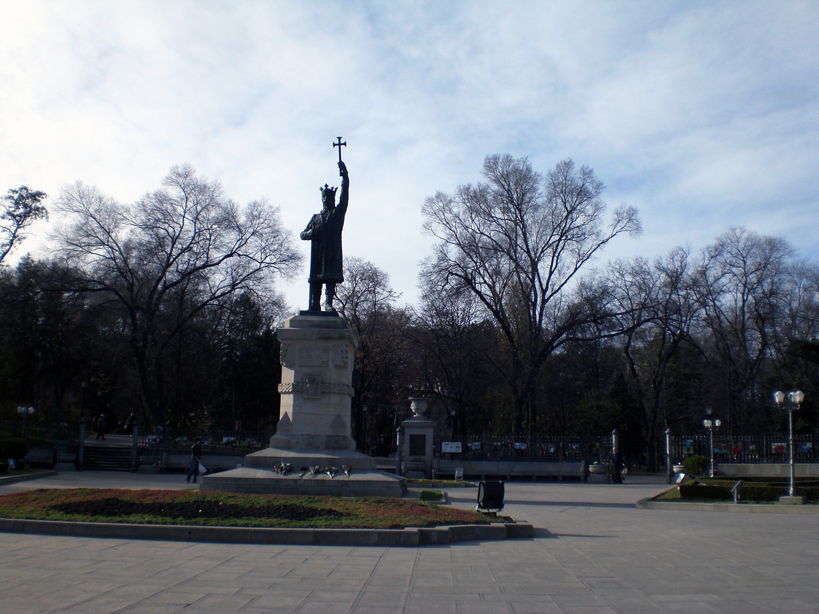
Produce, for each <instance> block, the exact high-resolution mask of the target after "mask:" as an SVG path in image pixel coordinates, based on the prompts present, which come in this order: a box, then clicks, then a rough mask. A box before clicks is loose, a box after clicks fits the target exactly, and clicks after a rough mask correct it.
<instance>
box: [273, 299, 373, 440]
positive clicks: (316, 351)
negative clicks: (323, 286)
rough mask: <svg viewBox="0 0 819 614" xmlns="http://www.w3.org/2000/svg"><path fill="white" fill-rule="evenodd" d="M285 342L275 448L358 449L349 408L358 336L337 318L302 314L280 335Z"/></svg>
mask: <svg viewBox="0 0 819 614" xmlns="http://www.w3.org/2000/svg"><path fill="white" fill-rule="evenodd" d="M276 334H277V336H278V337H279V340H280V341H281V363H282V379H281V383H280V384H279V394H280V395H281V412H280V414H279V423H278V426H277V428H276V434H275V435H273V437H271V438H270V447H271V448H278V449H281V450H355V441H354V440H353V437H352V432H351V420H350V418H351V414H350V406H351V401H352V396H353V387H352V379H353V359H354V356H355V347H356V343H357V340H356V337H355V333H354V332H353V330H352V329H351V328H350V326H349V325H348V324H347V321H346V320H345V319H344V318H340V317H338V316H337V315H335V314H310V313H309V312H301V314H299V315H297V316H294V317H292V318H289V319H288V320H287V321H286V322H285V323H284V326H283V327H282V328H279V329H278V330H277V331H276Z"/></svg>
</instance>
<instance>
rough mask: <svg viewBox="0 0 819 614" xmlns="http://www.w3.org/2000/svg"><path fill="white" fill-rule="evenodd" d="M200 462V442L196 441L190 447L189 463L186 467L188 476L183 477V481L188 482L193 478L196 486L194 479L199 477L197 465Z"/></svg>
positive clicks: (199, 440)
mask: <svg viewBox="0 0 819 614" xmlns="http://www.w3.org/2000/svg"><path fill="white" fill-rule="evenodd" d="M201 462H202V440H201V439H196V440H195V441H194V442H193V445H191V461H190V466H189V467H188V474H187V476H185V481H186V482H190V481H191V478H193V483H194V484H196V478H197V477H199V463H201Z"/></svg>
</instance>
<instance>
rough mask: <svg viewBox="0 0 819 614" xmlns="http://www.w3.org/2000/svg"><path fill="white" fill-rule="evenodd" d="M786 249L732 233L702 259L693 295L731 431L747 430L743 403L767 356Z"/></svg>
mask: <svg viewBox="0 0 819 614" xmlns="http://www.w3.org/2000/svg"><path fill="white" fill-rule="evenodd" d="M791 251H792V250H791V248H790V247H789V246H788V244H787V243H786V242H785V241H784V240H783V239H781V238H778V237H767V236H762V235H758V234H756V233H753V232H750V231H748V230H745V229H744V228H734V229H732V230H730V231H728V232H727V233H725V234H723V235H721V236H720V237H718V238H717V240H716V241H715V242H714V243H713V244H712V245H710V246H709V247H707V248H706V249H705V250H704V253H703V259H702V264H701V265H700V267H699V271H698V275H697V282H698V283H697V293H698V297H699V300H700V302H701V305H702V309H703V325H704V327H705V331H706V333H707V338H706V339H705V341H704V344H705V347H704V355H705V356H706V357H708V358H709V360H710V361H711V362H712V363H716V364H715V368H714V371H715V372H717V373H720V374H721V377H722V382H721V385H720V388H721V390H720V393H721V394H720V399H719V400H720V401H721V404H722V405H723V411H724V412H725V413H724V418H725V419H726V420H727V426H728V428H729V429H731V431H734V430H735V428H736V427H739V429H740V430H742V428H743V427H748V426H750V425H749V424H748V420H747V418H748V417H749V416H748V415H746V414H747V411H746V410H747V409H748V401H749V400H750V399H751V398H756V397H757V396H758V394H756V392H757V391H756V390H755V388H756V386H757V384H758V381H757V376H758V375H759V373H760V371H761V369H762V367H763V366H764V363H765V361H766V359H767V358H768V357H769V356H770V352H771V348H772V342H773V340H774V339H775V335H776V333H775V328H776V325H777V321H778V320H780V319H781V318H780V312H781V311H782V310H781V306H782V302H783V298H784V293H785V291H786V289H787V284H786V283H785V281H786V279H785V275H784V273H785V272H786V271H787V266H788V261H789V258H790V256H791Z"/></svg>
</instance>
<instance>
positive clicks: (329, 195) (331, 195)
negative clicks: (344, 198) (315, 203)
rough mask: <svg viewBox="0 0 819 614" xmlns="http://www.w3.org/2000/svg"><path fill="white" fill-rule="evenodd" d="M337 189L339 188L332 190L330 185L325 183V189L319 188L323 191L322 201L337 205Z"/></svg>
mask: <svg viewBox="0 0 819 614" xmlns="http://www.w3.org/2000/svg"><path fill="white" fill-rule="evenodd" d="M337 189H338V188H331V187H330V186H329V185H327V184H326V183H325V184H324V187H323V188H319V190H320V191H321V201H322V202H330V203H333V204H335V202H336V190H337Z"/></svg>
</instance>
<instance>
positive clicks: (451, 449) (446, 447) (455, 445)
mask: <svg viewBox="0 0 819 614" xmlns="http://www.w3.org/2000/svg"><path fill="white" fill-rule="evenodd" d="M441 452H443V453H444V454H460V453H461V442H460V441H442V442H441Z"/></svg>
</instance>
